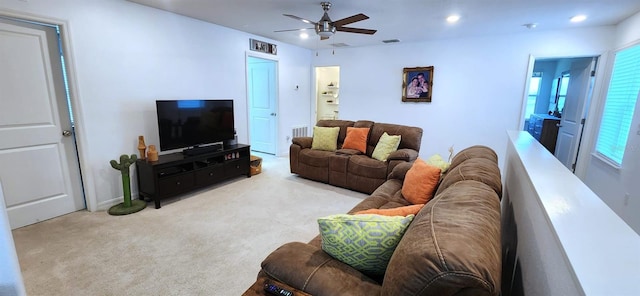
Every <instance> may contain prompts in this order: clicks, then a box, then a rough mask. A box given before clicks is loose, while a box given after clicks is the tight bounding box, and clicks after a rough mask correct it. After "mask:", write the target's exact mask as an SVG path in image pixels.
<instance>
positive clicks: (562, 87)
mask: <svg viewBox="0 0 640 296" xmlns="http://www.w3.org/2000/svg"><path fill="white" fill-rule="evenodd" d="M557 89H558V92H557V93H556V110H555V111H558V112H560V113H562V111H563V110H564V101H565V100H566V98H567V89H569V72H563V73H562V77H561V78H560V80H558V87H557Z"/></svg>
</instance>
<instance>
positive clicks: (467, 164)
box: [436, 158, 502, 198]
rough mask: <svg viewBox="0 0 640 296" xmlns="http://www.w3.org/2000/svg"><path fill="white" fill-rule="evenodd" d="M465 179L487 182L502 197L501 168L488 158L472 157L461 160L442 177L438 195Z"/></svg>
mask: <svg viewBox="0 0 640 296" xmlns="http://www.w3.org/2000/svg"><path fill="white" fill-rule="evenodd" d="M464 180H476V181H480V182H482V183H485V184H487V185H489V187H491V189H493V191H495V192H496V194H498V197H499V198H501V197H502V180H501V177H500V168H498V164H497V163H495V162H494V161H493V160H490V159H487V158H471V159H465V161H463V162H460V164H458V165H456V166H455V167H454V168H453V169H451V170H449V171H448V172H447V173H446V174H445V175H444V176H443V177H442V181H441V182H440V185H439V186H438V190H437V191H436V195H437V194H439V193H440V192H442V191H444V190H446V189H447V188H448V187H450V186H451V185H453V184H455V183H457V182H460V181H464Z"/></svg>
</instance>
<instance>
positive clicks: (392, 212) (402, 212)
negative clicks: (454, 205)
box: [355, 204, 424, 216]
mask: <svg viewBox="0 0 640 296" xmlns="http://www.w3.org/2000/svg"><path fill="white" fill-rule="evenodd" d="M422 207H424V204H421V205H410V206H402V207H397V208H390V209H368V210H363V211H358V212H356V213H355V214H356V215H363V214H376V215H383V216H407V215H415V214H417V213H418V212H420V209H422Z"/></svg>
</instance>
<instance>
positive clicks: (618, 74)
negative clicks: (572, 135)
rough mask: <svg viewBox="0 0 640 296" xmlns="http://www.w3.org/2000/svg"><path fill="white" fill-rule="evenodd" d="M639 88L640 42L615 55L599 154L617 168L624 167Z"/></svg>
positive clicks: (598, 146)
mask: <svg viewBox="0 0 640 296" xmlns="http://www.w3.org/2000/svg"><path fill="white" fill-rule="evenodd" d="M639 91H640V45H636V46H633V47H630V48H626V49H623V50H620V51H618V52H617V53H616V55H615V59H614V62H613V71H612V73H611V81H610V82H609V89H608V91H607V97H606V101H605V103H604V110H603V113H602V122H601V123H600V131H599V132H598V140H597V141H598V142H597V144H596V154H597V155H599V156H602V157H604V158H605V159H606V160H608V161H610V162H612V163H613V164H614V165H616V166H617V167H621V166H622V159H623V157H624V150H625V148H626V146H627V138H628V137H629V130H630V129H631V120H632V119H633V110H634V109H635V105H636V101H637V100H638V94H639Z"/></svg>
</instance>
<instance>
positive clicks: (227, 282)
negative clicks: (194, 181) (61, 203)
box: [13, 154, 366, 296]
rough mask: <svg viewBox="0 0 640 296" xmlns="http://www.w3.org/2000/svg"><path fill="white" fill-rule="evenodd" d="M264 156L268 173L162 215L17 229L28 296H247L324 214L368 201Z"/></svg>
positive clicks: (99, 216) (183, 201)
mask: <svg viewBox="0 0 640 296" xmlns="http://www.w3.org/2000/svg"><path fill="white" fill-rule="evenodd" d="M258 155H260V154H258ZM260 156H261V157H263V165H262V168H263V172H262V173H261V174H259V175H256V176H253V177H251V178H245V177H239V178H237V179H233V180H231V181H229V182H225V183H223V184H219V185H215V186H213V187H210V188H207V189H206V190H202V191H198V192H195V193H193V194H190V195H187V196H183V197H181V198H180V199H173V200H167V201H165V202H164V203H163V205H162V208H161V209H157V210H156V209H155V208H153V204H152V203H149V206H148V207H147V208H146V209H145V210H143V211H141V212H138V213H135V214H132V215H127V216H110V215H108V214H107V213H106V212H93V213H92V212H86V211H80V212H75V213H72V214H68V215H65V216H62V217H58V218H55V219H51V220H48V221H44V222H40V223H38V224H34V225H31V226H27V227H23V228H20V229H17V230H14V231H13V236H14V240H15V244H16V250H17V252H18V258H19V261H20V266H21V269H22V275H23V278H24V282H25V286H26V290H27V293H28V295H31V296H36V295H240V294H242V292H244V291H245V290H246V289H247V288H248V287H249V286H251V284H252V283H253V282H254V281H255V279H256V275H257V273H258V271H259V270H260V262H262V260H263V259H264V258H265V257H266V256H267V255H268V254H269V253H270V252H271V251H273V250H274V249H275V248H277V247H278V246H280V245H282V244H283V243H286V242H289V241H303V242H306V241H309V240H310V239H312V238H313V237H315V236H316V235H317V233H318V226H317V223H316V219H317V218H318V217H321V216H324V215H330V214H337V213H345V212H347V211H348V210H350V209H351V208H352V207H353V206H355V205H356V204H357V203H358V202H360V201H361V200H362V199H363V198H365V197H366V196H365V195H364V194H360V193H357V192H353V191H349V190H346V189H342V188H337V187H333V186H330V185H326V184H322V183H318V182H314V181H309V180H305V179H302V178H299V177H297V176H294V175H291V174H290V173H289V163H288V158H286V157H285V158H276V157H273V156H265V155H260Z"/></svg>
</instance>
